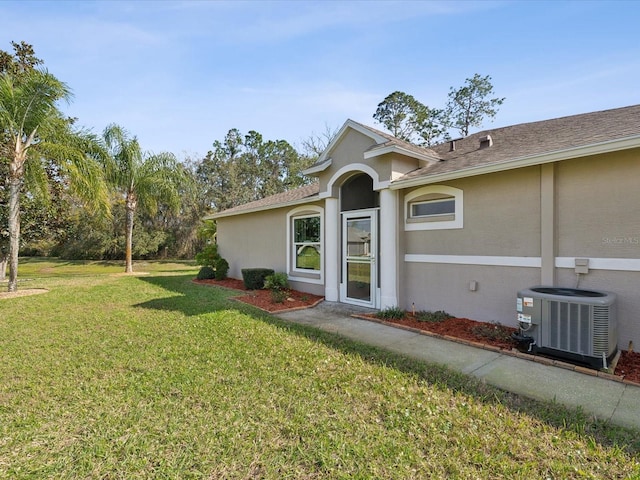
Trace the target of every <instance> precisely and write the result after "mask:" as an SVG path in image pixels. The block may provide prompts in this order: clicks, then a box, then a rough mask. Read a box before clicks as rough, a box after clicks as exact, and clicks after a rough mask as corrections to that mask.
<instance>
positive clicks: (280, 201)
mask: <svg viewBox="0 0 640 480" xmlns="http://www.w3.org/2000/svg"><path fill="white" fill-rule="evenodd" d="M319 191H320V186H319V184H318V183H317V182H315V183H312V184H311V185H305V186H304V187H299V188H295V189H293V190H288V191H286V192H282V193H276V194H275V195H270V196H268V197H265V198H262V199H260V200H255V201H253V202H249V203H245V204H243V205H238V206H237V207H233V208H229V209H227V210H224V211H222V212H219V213H216V214H214V215H212V217H213V218H217V217H219V216H227V215H236V214H239V213H249V212H252V211H255V210H264V209H267V208H270V207H275V206H278V205H282V206H284V205H290V204H292V203H296V202H300V201H303V200H304V201H311V200H313V197H316V198H317V197H318V192H319Z"/></svg>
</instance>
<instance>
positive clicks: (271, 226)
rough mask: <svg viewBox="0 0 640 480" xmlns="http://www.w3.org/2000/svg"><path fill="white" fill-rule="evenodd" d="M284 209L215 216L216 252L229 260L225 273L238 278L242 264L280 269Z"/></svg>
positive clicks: (283, 258) (283, 251) (283, 259)
mask: <svg viewBox="0 0 640 480" xmlns="http://www.w3.org/2000/svg"><path fill="white" fill-rule="evenodd" d="M286 227H287V226H286V210H285V209H277V210H267V211H264V212H258V213H252V214H246V215H237V216H234V217H224V218H220V219H218V234H217V239H218V253H219V254H220V255H221V256H222V257H224V258H225V259H226V260H227V261H228V262H229V276H230V277H233V278H240V279H241V278H242V272H241V270H242V269H243V268H257V267H265V268H273V269H274V270H275V271H280V272H284V271H285V269H286V265H287V257H286V245H287V242H286V230H287V228H286Z"/></svg>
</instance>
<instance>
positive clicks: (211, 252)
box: [196, 244, 220, 268]
mask: <svg viewBox="0 0 640 480" xmlns="http://www.w3.org/2000/svg"><path fill="white" fill-rule="evenodd" d="M219 258H220V255H218V246H217V245H215V244H211V245H207V246H206V247H204V249H203V250H202V251H201V252H200V253H197V254H196V263H197V264H198V265H204V266H205V267H211V268H215V266H216V261H218V259H219Z"/></svg>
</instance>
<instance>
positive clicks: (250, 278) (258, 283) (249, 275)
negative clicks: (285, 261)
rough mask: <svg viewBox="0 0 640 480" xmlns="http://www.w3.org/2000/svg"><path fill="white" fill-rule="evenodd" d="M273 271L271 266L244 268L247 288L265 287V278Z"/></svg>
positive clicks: (258, 288)
mask: <svg viewBox="0 0 640 480" xmlns="http://www.w3.org/2000/svg"><path fill="white" fill-rule="evenodd" d="M273 273H274V272H273V269H271V268H243V269H242V280H243V281H244V286H245V287H246V289H247V290H261V289H262V288H263V287H264V279H265V278H267V277H268V276H269V275H273Z"/></svg>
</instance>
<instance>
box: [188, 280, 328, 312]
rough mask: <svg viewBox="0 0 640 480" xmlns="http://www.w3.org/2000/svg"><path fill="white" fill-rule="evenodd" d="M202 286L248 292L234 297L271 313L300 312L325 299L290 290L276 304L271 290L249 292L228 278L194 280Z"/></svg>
mask: <svg viewBox="0 0 640 480" xmlns="http://www.w3.org/2000/svg"><path fill="white" fill-rule="evenodd" d="M194 282H195V283H199V284H201V285H215V286H218V287H224V288H231V289H233V290H241V291H243V292H246V293H245V294H244V295H240V296H238V297H234V298H235V300H238V301H239V302H244V303H248V304H249V305H253V306H254V307H258V308H260V309H261V310H264V311H266V312H269V313H277V312H286V311H288V310H298V309H301V308H308V307H313V306H314V305H317V304H318V303H319V302H320V301H322V300H323V299H324V297H320V296H318V295H312V294H310V293H305V292H299V291H297V290H293V289H288V290H287V296H286V299H285V300H284V301H283V302H282V303H275V302H274V301H273V300H272V299H271V291H270V290H247V288H246V287H245V286H244V282H243V281H242V280H238V279H235V278H226V279H224V280H214V279H211V280H194Z"/></svg>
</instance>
